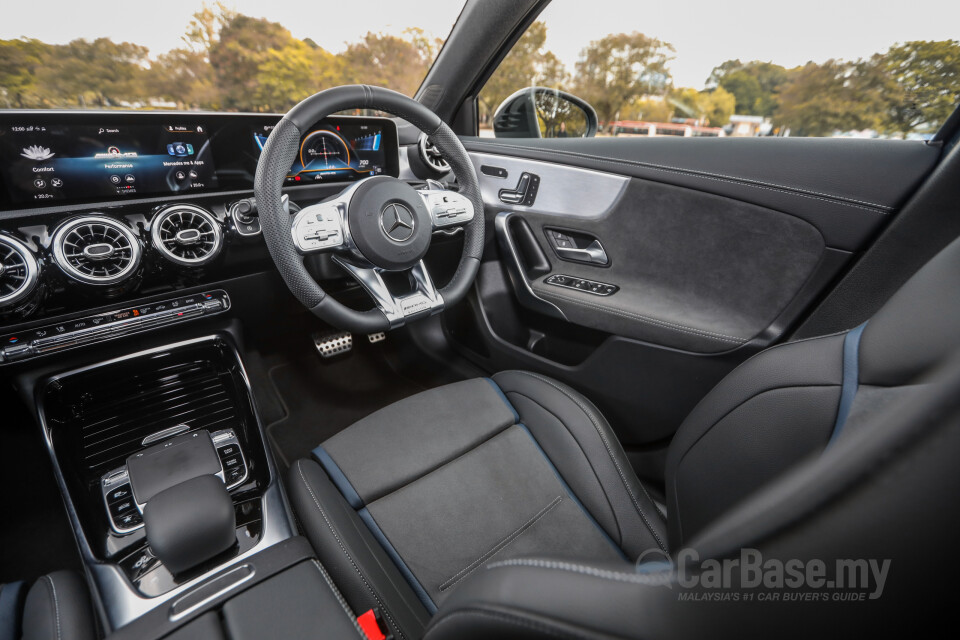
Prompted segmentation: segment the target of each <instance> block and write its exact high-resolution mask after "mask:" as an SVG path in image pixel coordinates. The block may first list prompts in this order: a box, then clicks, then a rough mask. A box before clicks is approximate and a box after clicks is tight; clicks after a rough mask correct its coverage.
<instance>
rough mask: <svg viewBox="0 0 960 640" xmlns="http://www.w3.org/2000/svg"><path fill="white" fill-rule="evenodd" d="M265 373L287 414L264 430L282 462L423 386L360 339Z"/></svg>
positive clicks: (300, 455)
mask: <svg viewBox="0 0 960 640" xmlns="http://www.w3.org/2000/svg"><path fill="white" fill-rule="evenodd" d="M364 347H367V348H366V349H365V348H364ZM269 377H270V382H271V384H272V385H273V387H274V390H275V391H276V393H277V395H278V396H279V397H280V399H281V401H282V403H283V406H284V409H285V411H286V415H285V416H284V417H283V418H281V419H280V420H277V421H276V422H274V423H273V424H271V425H269V426H268V427H267V432H268V434H269V436H270V440H271V442H272V444H273V447H274V451H275V452H276V453H277V454H278V456H279V457H280V461H281V462H282V463H284V464H285V465H286V466H289V465H290V463H292V462H293V461H294V460H296V459H297V458H302V457H305V456H309V455H310V451H312V450H313V448H314V447H316V446H317V445H318V444H320V443H321V442H323V441H324V440H326V439H327V438H329V437H330V436H332V435H334V434H336V433H337V432H339V431H341V430H343V429H345V428H346V427H349V426H350V425H351V424H353V423H354V422H356V421H357V420H359V419H360V418H363V417H364V416H367V415H369V414H371V413H373V412H374V411H376V410H378V409H381V408H383V407H385V406H387V405H389V404H392V403H394V402H396V401H397V400H400V399H402V398H405V397H407V396H410V395H413V394H415V393H418V392H420V391H423V390H424V388H425V387H424V386H422V385H420V384H418V383H416V382H414V381H412V380H409V379H407V378H404V377H403V376H400V375H399V374H397V373H395V372H394V370H393V369H392V368H391V367H390V366H389V365H388V364H387V362H386V361H385V359H384V358H383V357H382V356H381V355H380V354H379V353H378V352H377V351H376V347H371V346H367V345H364V344H362V343H361V344H359V345H357V347H355V348H354V350H353V352H351V353H350V354H347V355H344V356H338V357H335V358H332V359H330V360H322V359H321V358H320V357H319V356H318V355H316V354H315V353H311V354H310V355H308V356H305V357H302V358H298V359H295V360H287V361H285V362H283V363H281V364H278V365H276V366H274V367H272V368H271V369H270V370H269Z"/></svg>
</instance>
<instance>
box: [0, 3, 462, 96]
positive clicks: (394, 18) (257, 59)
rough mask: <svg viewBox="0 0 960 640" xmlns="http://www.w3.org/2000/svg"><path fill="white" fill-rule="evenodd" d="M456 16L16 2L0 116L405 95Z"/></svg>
mask: <svg viewBox="0 0 960 640" xmlns="http://www.w3.org/2000/svg"><path fill="white" fill-rule="evenodd" d="M461 6H462V3H459V2H452V1H450V0H428V1H421V2H418V3H417V4H416V11H411V7H410V5H409V4H407V3H400V2H391V1H389V0H388V1H384V0H367V1H365V2H362V3H361V2H357V3H352V2H351V3H338V4H337V5H331V4H330V3H325V2H315V3H307V2H282V1H272V2H266V3H265V2H261V1H259V0H235V1H233V2H229V3H221V2H217V3H206V2H200V1H199V0H170V1H167V2H163V3H120V4H118V3H117V2H115V1H109V2H105V1H102V0H93V1H89V0H87V1H84V2H76V1H75V0H48V1H47V2H45V3H44V4H43V8H42V11H41V12H40V15H39V16H38V12H37V6H36V5H35V4H33V3H29V2H19V3H15V4H12V5H10V6H7V7H4V10H3V13H4V19H3V21H2V22H0V108H6V109H171V110H173V109H177V110H184V109H204V110H216V111H253V112H283V111H287V110H288V109H290V107H292V106H293V105H295V104H296V103H298V102H300V101H301V100H303V99H304V98H306V97H307V96H309V95H311V94H313V93H316V92H317V91H321V90H323V89H326V88H329V87H334V86H337V85H342V84H353V83H365V84H373V85H378V86H382V87H388V88H390V89H394V90H395V91H399V92H401V93H403V94H406V95H408V96H413V94H414V93H415V92H416V91H417V88H418V87H419V86H420V84H421V82H422V81H423V78H424V76H425V75H426V73H427V71H428V70H429V68H430V65H431V64H433V60H434V58H435V57H436V55H437V53H438V52H439V50H440V47H441V46H442V45H443V42H444V39H445V38H446V36H447V34H448V33H449V32H450V28H451V27H452V26H453V23H454V22H455V21H456V19H457V17H458V15H459V13H460V9H461Z"/></svg>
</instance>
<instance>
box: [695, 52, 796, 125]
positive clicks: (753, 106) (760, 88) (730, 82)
mask: <svg viewBox="0 0 960 640" xmlns="http://www.w3.org/2000/svg"><path fill="white" fill-rule="evenodd" d="M790 73H791V72H790V71H789V70H788V69H786V68H784V67H782V66H780V65H778V64H774V63H772V62H762V61H760V60H753V61H751V62H747V63H742V62H740V61H739V60H727V61H726V62H724V63H722V64H720V65H718V66H716V67H714V68H713V71H712V72H711V73H710V77H709V78H707V86H708V87H720V88H722V89H724V90H725V91H727V92H729V93H732V94H733V95H734V96H735V98H736V113H739V114H741V115H754V116H765V117H769V116H771V115H773V112H774V111H776V108H777V94H778V93H779V91H780V89H781V87H782V86H783V85H784V83H785V82H787V80H789V79H790Z"/></svg>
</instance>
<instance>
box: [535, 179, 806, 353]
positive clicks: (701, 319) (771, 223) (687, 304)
mask: <svg viewBox="0 0 960 640" xmlns="http://www.w3.org/2000/svg"><path fill="white" fill-rule="evenodd" d="M518 215H523V217H524V219H525V220H527V221H528V222H529V223H530V224H531V225H532V226H533V227H534V229H536V231H537V232H538V233H539V235H540V237H539V239H540V241H541V242H542V243H543V244H544V245H548V244H550V243H551V240H550V238H549V237H548V235H547V232H546V228H547V227H550V226H551V225H555V226H562V227H564V228H568V229H577V230H583V231H587V232H589V233H590V234H591V235H593V236H595V237H596V238H598V239H599V240H600V242H601V244H602V245H603V247H604V248H605V251H606V254H607V256H608V257H609V260H610V264H609V266H607V267H600V266H594V265H589V264H583V263H579V262H569V261H561V260H559V259H554V260H553V273H562V274H563V275H565V276H570V277H572V278H576V279H583V278H585V279H588V280H592V281H600V282H604V283H608V284H612V285H615V286H618V287H619V288H620V289H619V291H617V292H616V293H614V294H613V295H609V296H600V295H597V294H595V293H593V292H592V291H590V290H587V291H582V290H578V289H570V288H567V287H561V286H557V285H554V284H549V283H547V279H548V278H549V274H548V275H545V276H543V277H540V278H538V279H537V280H536V281H535V282H534V283H533V285H532V288H533V290H534V292H535V293H536V294H538V295H539V296H540V297H542V298H545V299H546V300H548V301H551V302H553V303H554V304H555V305H556V306H558V307H559V308H560V309H561V310H562V311H563V313H564V315H565V316H566V317H567V319H568V320H570V321H571V322H574V323H576V324H582V325H585V326H591V327H594V328H597V329H601V330H603V331H606V332H608V333H612V334H616V335H621V336H624V337H629V338H635V339H638V340H645V341H647V342H652V343H655V344H659V345H663V346H667V347H673V348H676V349H684V350H687V351H694V352H697V353H715V352H719V351H727V350H729V349H735V348H736V347H738V346H740V345H742V344H744V343H746V342H749V341H750V340H751V339H752V338H753V337H754V336H756V335H757V334H759V333H761V332H762V331H763V330H764V329H765V328H766V327H767V326H769V324H770V323H771V322H772V321H773V319H774V318H776V317H777V315H778V314H779V312H780V311H781V310H782V309H784V308H785V307H786V306H787V303H789V302H790V300H791V299H793V297H794V296H795V295H796V294H797V292H798V291H799V290H800V287H801V286H802V285H803V283H804V282H805V281H806V280H807V278H808V277H809V276H810V274H811V273H812V272H813V270H814V268H815V267H816V265H817V263H818V262H819V260H820V256H821V255H822V253H823V250H824V247H825V245H824V241H823V237H822V236H821V235H820V233H819V232H818V231H817V230H816V228H815V227H813V225H811V224H810V223H808V222H805V221H803V220H801V219H799V218H796V217H793V216H790V215H784V214H780V213H776V212H773V211H770V210H769V209H764V208H762V207H758V206H756V205H751V204H746V203H743V202H738V201H735V200H731V199H729V198H721V197H718V196H714V195H711V194H705V193H701V192H696V191H693V192H691V191H690V190H688V189H682V188H678V187H674V186H670V185H664V184H658V183H655V182H649V181H645V180H636V179H634V180H631V182H630V184H629V186H628V187H627V189H626V191H625V192H624V193H623V196H622V197H621V199H620V202H619V203H618V204H617V206H615V207H614V208H613V210H612V211H611V212H610V213H609V214H608V215H606V216H604V217H603V218H600V219H597V220H591V221H589V222H586V221H583V220H577V219H576V218H572V217H565V216H559V215H543V214H538V213H534V212H527V213H524V214H518Z"/></svg>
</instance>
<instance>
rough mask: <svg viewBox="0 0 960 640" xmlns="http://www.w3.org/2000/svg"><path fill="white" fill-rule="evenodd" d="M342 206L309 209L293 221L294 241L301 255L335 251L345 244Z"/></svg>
mask: <svg viewBox="0 0 960 640" xmlns="http://www.w3.org/2000/svg"><path fill="white" fill-rule="evenodd" d="M340 219H341V213H340V205H339V204H337V203H321V204H318V205H314V206H312V207H307V208H306V209H303V210H301V211H300V213H298V214H297V217H296V218H294V220H293V241H294V244H295V245H296V247H297V250H298V251H299V252H300V253H311V252H314V251H324V250H327V249H334V248H336V247H339V246H341V245H342V244H343V228H342V225H341V222H340Z"/></svg>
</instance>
